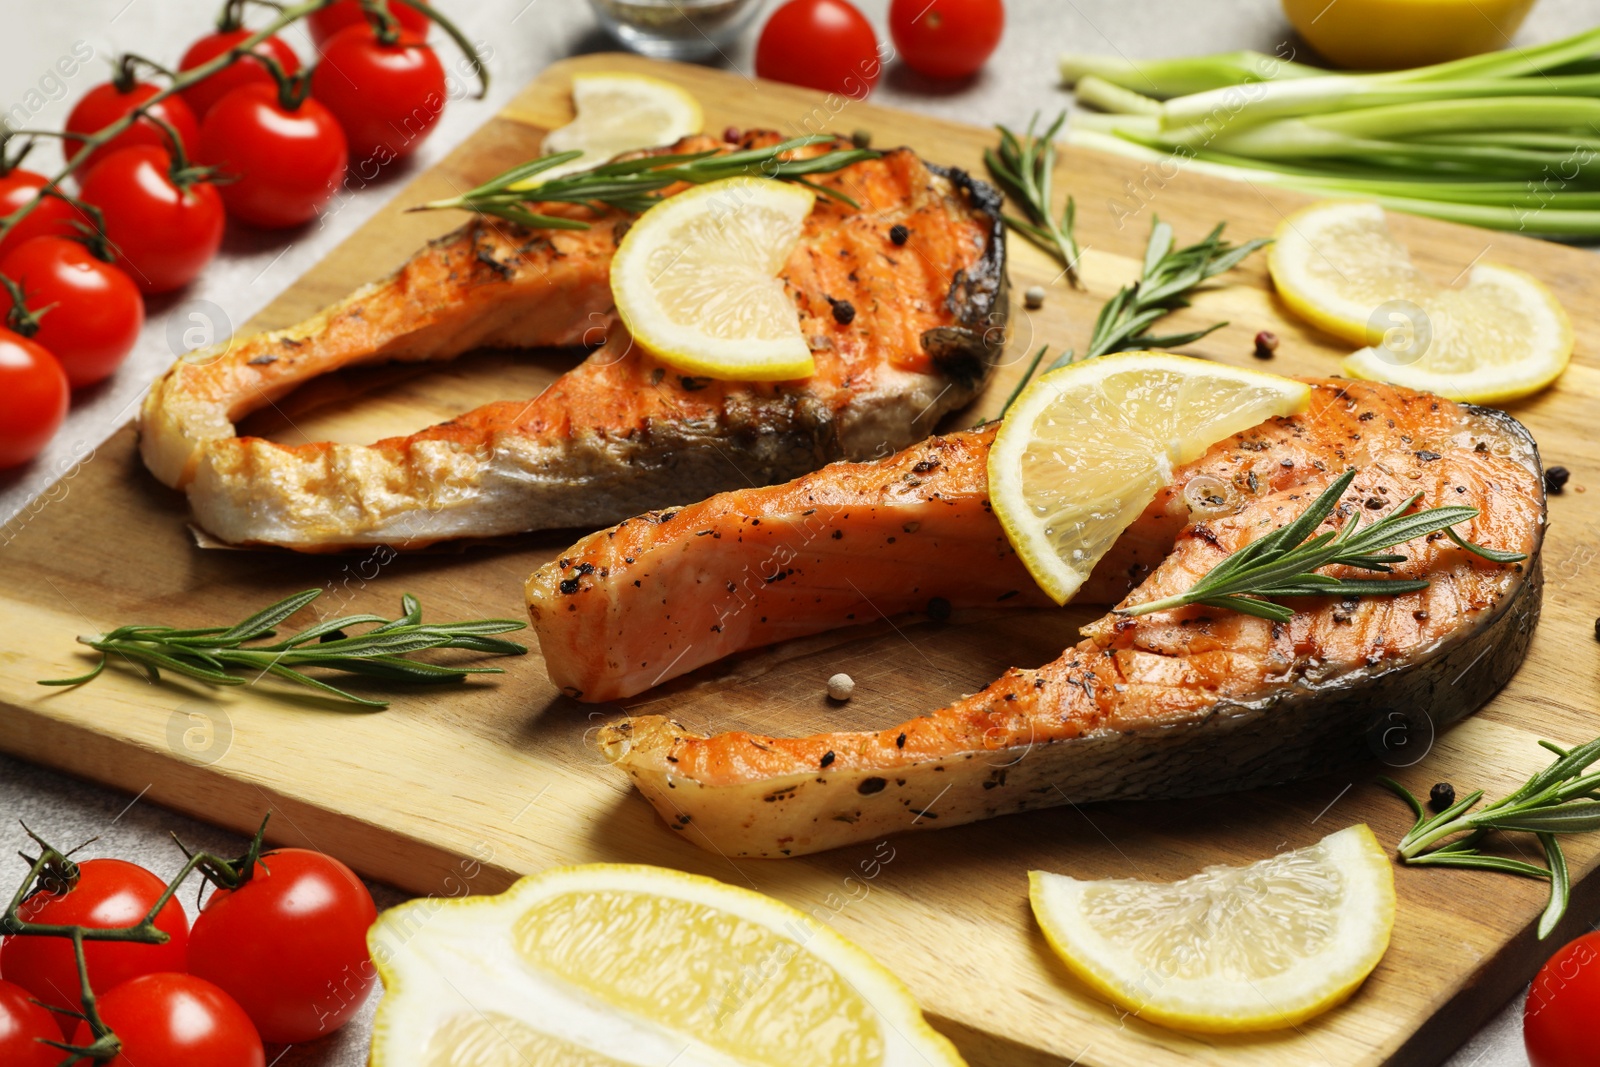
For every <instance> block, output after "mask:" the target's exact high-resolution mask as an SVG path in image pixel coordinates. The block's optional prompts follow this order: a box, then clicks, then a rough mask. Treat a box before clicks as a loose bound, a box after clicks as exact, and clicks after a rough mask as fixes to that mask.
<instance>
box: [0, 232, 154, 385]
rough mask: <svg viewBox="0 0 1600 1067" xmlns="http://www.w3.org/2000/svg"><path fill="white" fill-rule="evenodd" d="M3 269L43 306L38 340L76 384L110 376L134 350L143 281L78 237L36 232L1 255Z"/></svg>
mask: <svg viewBox="0 0 1600 1067" xmlns="http://www.w3.org/2000/svg"><path fill="white" fill-rule="evenodd" d="M0 274H3V275H5V276H6V277H7V278H10V279H11V280H12V281H14V282H16V283H17V284H18V285H20V286H21V287H22V291H23V295H24V296H25V298H26V300H27V304H28V307H29V308H31V309H33V310H35V311H38V310H40V309H43V308H48V309H49V310H47V311H45V312H44V313H43V314H41V315H40V316H39V331H38V332H37V333H35V334H34V335H33V341H34V343H36V344H41V345H43V346H44V347H45V348H47V349H49V350H50V353H51V354H52V355H54V356H55V357H56V359H58V360H60V361H61V367H62V369H63V370H65V371H66V372H67V381H69V382H71V383H72V387H73V388H74V389H78V388H81V387H82V386H85V385H93V384H94V383H95V382H98V381H101V380H102V379H104V378H106V377H108V376H109V375H110V374H111V372H112V371H114V370H116V369H117V367H118V366H119V365H120V364H121V363H122V361H123V360H124V359H125V358H127V355H128V353H129V352H131V351H133V346H134V344H135V343H136V342H137V341H138V340H139V330H140V328H141V327H142V326H144V300H143V299H141V298H140V296H139V287H138V286H136V285H134V284H133V280H132V279H131V278H129V277H128V276H127V275H126V274H124V273H123V272H122V271H120V270H118V269H117V268H116V267H114V266H112V265H111V264H110V263H107V262H105V261H103V260H101V259H97V258H96V257H95V255H94V254H93V253H92V252H90V251H89V250H88V249H87V248H85V247H84V246H83V245H82V244H81V243H80V242H78V241H70V240H68V239H66V238H65V237H35V238H34V239H33V240H31V241H27V242H24V243H23V244H21V245H19V246H18V247H17V248H16V249H14V250H13V251H12V252H11V253H10V254H9V255H7V256H5V257H4V258H3V259H0Z"/></svg>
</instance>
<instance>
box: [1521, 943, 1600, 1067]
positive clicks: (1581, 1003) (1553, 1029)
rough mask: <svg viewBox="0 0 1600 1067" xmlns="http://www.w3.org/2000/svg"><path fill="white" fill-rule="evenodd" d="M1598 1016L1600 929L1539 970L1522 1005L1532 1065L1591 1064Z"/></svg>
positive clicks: (1566, 1066)
mask: <svg viewBox="0 0 1600 1067" xmlns="http://www.w3.org/2000/svg"><path fill="white" fill-rule="evenodd" d="M1596 1018H1600V933H1592V934H1584V935H1583V936H1582V937H1580V938H1578V939H1577V940H1576V941H1574V942H1572V943H1571V944H1569V945H1567V946H1566V947H1565V948H1563V949H1561V950H1560V951H1559V952H1557V953H1556V954H1555V955H1554V956H1551V957H1550V959H1549V960H1548V961H1546V963H1545V965H1544V966H1543V967H1541V968H1540V969H1539V974H1538V975H1537V976H1536V977H1535V978H1534V980H1533V986H1532V988H1530V989H1529V990H1528V1002H1527V1003H1526V1004H1525V1005H1523V1009H1522V1040H1523V1043H1524V1044H1526V1045H1527V1047H1528V1059H1529V1060H1530V1061H1531V1062H1532V1064H1533V1067H1593V1065H1594V1063H1595V1049H1596V1041H1597V1038H1596V1036H1595V1019H1596Z"/></svg>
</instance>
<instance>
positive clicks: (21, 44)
mask: <svg viewBox="0 0 1600 1067" xmlns="http://www.w3.org/2000/svg"><path fill="white" fill-rule="evenodd" d="M769 2H770V3H772V4H775V3H776V2H777V0H769ZM857 2H858V3H859V5H860V6H861V8H862V9H863V10H864V11H865V12H866V13H867V15H868V17H869V18H871V19H872V20H873V23H874V25H876V26H877V27H878V28H879V31H880V33H881V34H884V35H885V39H886V33H885V30H884V28H885V26H886V10H887V7H888V0H857ZM1334 2H1337V0H1334ZM439 3H440V6H441V7H443V8H444V9H445V10H446V11H448V12H450V13H451V14H452V15H453V16H454V17H456V18H457V19H458V21H459V23H460V25H461V26H462V27H463V29H465V30H466V31H467V34H468V36H469V37H470V38H471V39H472V40H474V41H475V42H480V43H481V44H480V47H482V48H484V49H485V50H486V52H487V53H488V55H489V65H490V68H491V70H492V72H493V76H494V85H493V87H492V89H491V91H490V93H489V98H488V99H487V100H486V101H483V102H477V101H473V100H470V99H467V98H465V96H464V95H463V96H458V97H455V98H453V99H452V102H451V104H450V105H449V106H448V107H447V109H446V111H445V114H444V117H443V119H442V121H441V123H440V126H439V128H438V129H437V131H436V132H435V133H434V134H433V136H432V137H431V138H430V139H429V141H428V142H427V143H426V144H425V145H424V146H423V148H422V149H421V150H420V152H419V153H418V155H417V157H416V158H415V159H414V160H413V161H411V163H410V164H409V167H407V168H405V169H404V170H402V171H400V172H398V173H395V174H391V175H389V176H387V177H386V178H385V179H384V180H381V181H379V182H377V183H375V184H373V185H371V186H368V187H367V188H365V189H362V190H360V191H357V192H351V193H349V194H348V195H345V196H342V197H340V199H339V200H338V201H336V203H335V205H334V207H333V209H332V210H331V211H330V213H329V214H328V216H327V217H326V218H325V219H324V220H322V221H321V222H320V223H314V224H312V225H310V226H308V227H307V228H305V229H304V230H303V231H297V232H295V233H292V234H290V235H288V236H287V237H283V236H274V235H255V234H244V233H230V235H229V237H228V240H227V242H226V244H225V245H224V249H223V254H222V256H221V258H220V259H219V260H218V261H217V262H216V263H214V264H213V265H212V266H211V267H210V268H209V269H208V270H207V271H206V272H205V274H204V276H203V277H202V278H201V279H200V280H199V281H197V282H196V283H195V284H194V285H193V286H191V287H190V288H189V289H188V290H186V291H184V292H181V293H177V294H173V295H170V296H166V297H160V298H157V299H155V300H152V301H150V304H149V308H148V312H149V318H148V322H147V324H146V326H145V330H144V334H143V336H142V338H141V339H140V344H139V347H138V349H137V350H136V351H135V352H134V354H133V356H132V357H131V358H130V359H129V360H128V363H127V364H126V365H125V366H124V367H123V369H122V370H121V372H120V373H119V374H118V375H117V376H116V377H115V378H114V379H113V380H112V381H110V382H108V383H106V384H104V385H102V386H98V387H96V388H94V389H93V390H91V391H89V393H88V394H87V395H85V396H80V397H78V398H76V400H75V403H74V406H73V410H72V414H71V415H70V416H69V417H68V420H67V423H66V426H65V427H64V428H63V429H62V431H61V433H60V434H59V435H58V436H57V438H56V440H55V442H54V443H53V444H52V446H51V447H50V449H49V450H48V451H47V452H46V453H45V454H44V455H43V456H42V457H41V458H40V459H38V460H37V461H35V462H34V463H33V464H32V465H30V466H28V467H26V468H24V469H22V470H20V471H15V472H10V473H0V520H3V519H5V518H9V517H10V516H11V515H13V514H15V513H16V512H17V511H18V510H20V509H21V508H22V507H23V506H25V505H26V504H27V502H28V501H29V500H31V499H32V498H33V497H34V496H35V495H37V494H39V493H40V492H42V491H43V490H44V489H45V488H47V487H48V486H49V485H50V483H51V482H53V481H54V480H55V479H56V478H57V477H59V476H60V474H61V473H62V472H63V471H65V470H66V469H67V468H68V467H69V466H70V465H71V463H72V462H73V461H74V460H75V459H76V458H78V457H80V456H82V455H84V454H85V453H87V452H88V451H90V450H92V449H93V448H95V447H96V446H97V445H99V443H100V442H101V441H103V440H104V439H105V438H106V437H107V436H109V435H110V433H111V432H112V431H113V430H114V429H116V428H117V427H118V426H120V425H122V423H123V422H125V421H126V420H127V419H128V417H129V416H130V414H131V413H132V411H133V408H134V406H135V405H136V404H137V403H138V401H139V399H140V398H141V397H142V396H143V395H144V389H145V386H146V385H147V384H148V383H149V382H150V380H151V379H152V378H153V377H154V376H155V375H156V374H158V373H159V372H160V371H161V370H163V369H165V367H166V366H167V364H168V363H169V362H170V361H171V360H172V358H173V357H174V355H176V354H178V353H181V352H182V351H184V350H185V349H186V348H187V347H189V345H188V344H186V343H185V340H184V337H185V333H186V332H192V331H195V330H199V331H201V332H202V333H205V332H207V331H209V332H210V334H211V335H212V336H216V337H221V336H225V335H226V333H227V332H228V331H229V330H230V329H231V328H232V327H233V325H235V324H238V323H243V322H244V321H245V320H246V319H248V318H249V317H250V316H251V315H253V314H255V313H256V312H257V311H258V310H260V308H261V307H263V306H264V305H265V304H266V303H267V302H268V301H270V300H271V299H272V298H273V297H274V296H275V295H276V294H277V293H278V292H279V291H281V290H282V289H283V288H285V287H286V286H287V285H288V284H289V283H290V282H292V281H293V280H294V279H295V278H296V277H298V276H299V275H300V274H301V273H302V272H303V271H305V270H306V269H307V268H308V267H310V266H311V265H312V264H313V263H315V262H316V261H317V260H319V259H320V258H321V257H322V256H323V255H325V254H326V253H327V252H328V251H329V250H330V249H331V248H333V246H334V245H335V244H337V243H338V242H339V241H340V240H342V239H343V238H344V237H346V236H347V235H349V234H350V233H351V232H352V231H353V230H354V229H355V228H356V227H357V226H358V225H359V224H360V223H361V222H363V221H364V220H365V219H366V218H368V217H369V216H370V215H371V214H372V213H373V212H374V211H375V210H376V209H377V208H378V206H379V205H380V204H382V203H383V202H384V201H385V200H386V199H388V198H389V197H390V196H392V195H393V194H394V192H395V191H396V190H398V189H399V188H400V186H401V185H402V184H403V181H404V178H405V176H406V174H408V173H411V172H413V171H414V170H416V169H420V168H425V167H427V166H429V165H430V164H432V163H433V162H434V161H436V160H437V159H439V158H440V157H441V156H443V155H444V154H445V152H447V151H448V150H449V149H450V148H451V147H453V146H454V145H455V144H456V143H457V142H459V141H460V140H462V139H463V138H464V137H466V136H467V134H469V133H470V132H472V130H473V129H474V128H476V127H477V126H478V125H479V124H480V123H482V122H484V121H485V120H487V119H488V118H489V116H491V115H492V114H494V112H495V111H496V110H497V109H498V108H499V107H500V106H501V105H502V104H504V103H505V102H506V101H507V100H508V99H509V98H510V97H511V96H512V94H514V93H515V92H516V91H517V90H518V89H519V88H521V86H522V85H524V84H525V83H526V82H528V81H529V80H530V79H531V78H533V76H534V75H536V74H537V73H538V72H539V71H540V70H541V69H543V68H544V67H545V66H546V65H548V64H549V63H551V62H553V61H554V60H557V59H560V58H562V57H563V56H567V55H571V54H573V53H575V52H589V51H596V50H601V49H607V48H610V47H613V45H612V43H611V42H610V41H609V39H608V38H606V37H605V36H604V34H602V33H601V32H600V31H599V29H598V28H597V27H596V25H595V22H594V20H593V17H592V16H591V14H590V11H589V8H588V5H587V4H585V3H583V2H582V0H439ZM1592 5H1593V0H1543V3H1542V4H1541V5H1540V6H1539V7H1538V8H1537V9H1536V10H1535V11H1534V13H1533V14H1532V16H1531V17H1530V18H1529V19H1528V22H1527V24H1526V25H1525V26H1524V27H1523V30H1522V32H1521V33H1520V34H1519V35H1518V37H1517V40H1516V42H1515V43H1516V44H1527V43H1532V42H1536V41H1543V40H1549V39H1551V38H1554V37H1557V36H1564V35H1566V34H1570V33H1574V32H1576V31H1578V30H1580V29H1583V28H1585V27H1587V26H1588V25H1591V24H1592V22H1593V14H1594V9H1593V6H1592ZM8 7H9V8H11V10H8V12H7V14H8V29H7V31H6V32H5V33H4V34H3V35H0V113H3V114H4V115H5V116H7V117H8V118H9V119H10V120H11V121H13V122H15V121H25V122H26V123H27V124H29V125H31V126H36V127H44V128H57V129H59V128H60V126H61V125H62V123H63V121H64V120H65V118H66V115H67V112H68V110H69V109H70V107H71V104H72V102H73V101H74V100H75V99H77V97H79V96H80V95H82V94H83V93H84V92H85V91H87V90H88V88H89V87H90V86H92V85H94V84H95V83H96V82H98V81H100V80H102V79H103V78H104V77H105V75H106V61H107V60H108V59H109V57H111V56H112V55H114V54H116V53H117V52H120V51H134V52H138V53H140V54H143V55H148V56H151V57H152V58H157V59H162V60H167V61H175V60H176V58H177V57H178V56H179V55H180V54H181V53H182V51H183V49H184V48H186V47H187V46H188V44H189V42H190V41H191V40H193V39H194V38H195V37H198V36H199V35H200V34H202V33H204V32H206V29H207V27H208V26H209V25H210V23H211V20H212V19H213V18H214V15H215V8H216V7H217V2H216V0H49V2H45V3H38V2H35V3H28V4H26V5H24V4H22V3H21V2H20V0H18V2H16V3H13V4H9V5H8ZM1007 9H1008V10H1007V15H1008V25H1007V27H1006V35H1005V39H1004V40H1003V41H1002V43H1001V45H1000V49H999V51H998V52H997V53H996V54H995V56H994V57H993V58H992V59H991V60H990V61H989V65H988V67H987V69H986V70H985V72H984V73H983V74H981V75H980V76H978V77H977V78H976V79H975V80H974V81H972V82H971V83H968V84H962V85H960V86H958V87H955V88H951V87H948V86H940V85H937V84H932V83H929V82H927V81H925V80H924V79H922V78H920V77H919V76H918V75H916V74H915V73H914V72H912V71H910V70H908V69H906V68H905V67H903V66H901V65H891V66H890V67H889V68H888V69H887V70H886V71H885V73H884V76H883V78H882V80H881V82H880V83H879V85H878V87H877V89H876V91H875V92H874V94H873V101H874V102H875V103H880V104H887V105H893V106H898V107H905V108H910V109H914V110H918V111H923V112H926V113H929V114H935V115H940V116H944V117H947V118H951V119H958V120H962V121H966V122H972V123H978V124H982V125H988V124H991V123H995V122H1005V123H1008V124H1018V123H1025V122H1026V121H1027V119H1028V116H1029V115H1030V114H1032V113H1033V112H1034V111H1036V110H1042V111H1047V112H1053V111H1054V110H1056V109H1058V108H1060V107H1061V106H1063V105H1064V104H1065V103H1066V102H1067V94H1065V93H1064V92H1063V91H1062V90H1061V89H1060V88H1058V86H1057V84H1056V82H1057V79H1056V74H1055V63H1054V60H1055V56H1056V55H1057V53H1059V52H1061V51H1064V50H1068V49H1070V50H1073V51H1081V52H1104V53H1108V54H1117V53H1120V54H1122V55H1126V56H1130V57H1139V58H1143V57H1151V56H1174V55H1192V54H1200V53H1207V52H1220V51H1226V50H1230V49H1235V48H1256V49H1259V50H1261V51H1264V52H1272V51H1274V50H1275V49H1277V47H1278V46H1279V45H1280V44H1282V43H1284V42H1285V41H1290V42H1292V43H1293V44H1294V45H1295V47H1297V48H1302V49H1303V45H1301V44H1300V43H1299V42H1298V41H1294V39H1293V37H1292V35H1291V32H1290V30H1289V27H1288V26H1287V24H1286V23H1285V22H1284V20H1283V17H1282V15H1281V14H1280V12H1279V10H1278V7H1277V4H1276V2H1275V0H1163V2H1156V0H1008V3H1007ZM289 37H290V40H291V42H292V43H293V44H295V45H296V47H298V48H299V49H300V51H301V54H302V56H309V55H311V54H312V53H311V46H310V41H309V39H308V38H306V37H305V35H304V33H303V31H302V30H300V29H299V28H296V29H295V30H293V31H291V32H290V34H289ZM753 40H754V36H753V32H752V35H751V38H750V39H749V40H746V41H744V42H741V44H740V46H739V47H737V48H734V49H730V50H729V54H728V55H727V56H726V57H724V62H725V63H726V64H727V65H730V66H734V67H737V68H739V69H741V70H745V71H749V69H750V53H751V48H752V45H753ZM85 46H87V47H88V48H90V49H92V50H93V52H94V55H95V58H93V59H91V60H89V61H88V62H87V63H83V64H80V65H78V68H77V69H76V70H75V71H74V72H73V73H72V74H71V75H70V76H68V77H62V76H60V74H59V73H58V68H57V62H58V60H61V59H64V58H66V57H70V56H72V55H73V54H74V51H75V50H76V52H77V53H78V54H80V55H81V54H83V53H84V49H85ZM444 47H446V48H448V45H445V46H444ZM452 62H453V61H452ZM56 159H57V157H56V154H55V151H54V149H53V148H50V147H48V146H47V147H46V148H44V149H43V150H41V151H40V152H38V154H37V155H36V156H35V157H34V159H33V161H32V162H30V164H29V165H30V166H33V167H35V168H36V169H38V168H39V167H40V165H42V164H43V163H45V162H50V163H54V162H55V161H56ZM365 280H366V279H362V278H352V279H350V282H351V286H352V288H353V287H354V286H355V285H357V284H359V283H360V282H363V281H365ZM191 341H192V338H191ZM106 551H107V552H108V553H113V552H115V551H116V548H115V546H114V545H107V546H106ZM3 728H4V724H3V723H0V729H3ZM19 819H20V820H22V821H24V822H26V823H27V824H28V825H29V826H31V827H33V828H35V829H36V830H38V831H39V832H41V833H43V834H46V835H48V836H49V837H50V838H51V839H52V840H53V841H55V842H62V843H67V844H68V845H69V846H70V845H71V844H76V843H78V842H80V841H83V840H87V839H88V838H91V837H98V838H99V841H98V842H97V843H96V844H95V845H94V846H92V847H93V850H94V851H95V852H99V853H102V854H107V855H118V856H124V857H127V858H130V859H134V860H136V861H138V862H141V863H144V864H146V865H147V866H149V867H150V868H152V869H153V870H155V871H156V872H157V873H160V874H163V875H170V874H172V873H175V872H176V870H177V869H178V867H179V866H180V865H181V859H180V857H179V854H178V852H177V850H176V848H175V847H174V846H173V845H172V844H171V842H170V840H169V839H168V837H167V831H169V830H173V831H176V832H177V833H178V834H179V835H180V836H182V837H183V838H184V840H185V841H187V842H189V843H190V844H193V845H198V846H201V847H204V848H207V849H210V850H212V851H215V852H219V853H234V852H237V851H239V849H240V848H241V847H242V844H243V842H242V840H241V839H240V838H239V837H238V836H236V835H234V834H232V833H229V832H226V831H222V830H219V829H216V828H215V827H210V826H206V825H204V824H202V823H198V822H195V821H193V820H191V819H186V818H183V817H181V816H178V815H174V814H173V813H171V812H168V811H165V810H163V809H160V808H157V807H155V806H153V805H151V804H149V803H148V802H142V801H140V799H139V798H138V797H130V796H127V795H125V794H121V793H117V792H114V791H112V790H108V789H103V788H100V787H98V786H93V785H89V784H86V783H84V782H81V781H79V780H77V779H74V778H72V777H69V776H67V775H64V774H60V773H57V772H55V771H51V770H46V769H44V768H40V767H34V766H30V765H27V764H24V763H21V762H18V761H16V760H13V759H9V758H6V757H0V855H10V854H12V853H13V852H14V851H15V850H16V849H17V848H20V847H22V845H23V844H24V843H25V839H24V837H23V834H22V831H21V828H20V826H19V825H18V820H19ZM10 869H11V870H12V873H13V875H15V876H16V877H20V876H21V873H22V868H21V866H20V861H19V862H18V863H14V864H12V867H11V868H10ZM4 884H6V882H5V879H0V885H4ZM374 892H375V895H376V896H377V898H378V903H379V906H380V907H384V906H388V905H391V904H394V903H397V902H399V900H401V899H402V895H401V894H399V893H397V892H395V891H393V890H389V889H386V888H384V887H380V886H375V887H374ZM375 999H376V998H374V1001H375ZM373 1007H374V1003H373V1002H369V1003H368V1005H367V1007H366V1010H365V1011H364V1013H363V1014H362V1016H361V1019H360V1020H359V1021H358V1022H357V1023H356V1024H353V1025H352V1026H350V1027H348V1028H347V1029H346V1030H344V1031H342V1032H340V1033H338V1034H335V1035H333V1036H331V1037H329V1038H326V1039H324V1040H322V1041H320V1042H317V1043H315V1044H313V1045H306V1046H303V1047H300V1048H294V1049H289V1050H287V1051H285V1052H284V1053H283V1054H282V1055H281V1057H280V1058H278V1059H276V1060H274V1061H273V1062H274V1064H275V1065H277V1067H291V1065H306V1067H310V1065H318V1067H356V1065H358V1064H361V1063H363V1062H365V1054H366V1053H365V1050H366V1032H367V1027H368V1025H370V1020H371V1012H372V1009H373ZM1526 1063H1527V1058H1526V1056H1525V1055H1524V1054H1523V1052H1522V1042H1521V1031H1520V998H1519V1001H1518V1002H1517V1003H1514V1004H1512V1005H1509V1006H1508V1007H1507V1009H1506V1011H1505V1012H1504V1013H1503V1014H1502V1015H1501V1016H1500V1017H1499V1018H1497V1019H1495V1020H1494V1021H1493V1022H1491V1023H1490V1024H1489V1025H1488V1026H1487V1027H1485V1028H1484V1030H1483V1031H1482V1032H1481V1033H1479V1034H1478V1035H1477V1036H1476V1037H1474V1038H1473V1039H1472V1040H1471V1041H1469V1042H1468V1043H1467V1044H1466V1045H1465V1046H1464V1047H1463V1048H1462V1049H1461V1050H1460V1051H1459V1052H1458V1053H1457V1054H1456V1055H1455V1057H1454V1058H1453V1059H1451V1061H1450V1067H1523V1065H1525V1064H1526Z"/></svg>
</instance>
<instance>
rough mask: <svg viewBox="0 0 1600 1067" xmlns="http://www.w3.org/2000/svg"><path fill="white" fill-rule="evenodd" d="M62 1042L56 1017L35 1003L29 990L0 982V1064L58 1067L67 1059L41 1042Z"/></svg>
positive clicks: (58, 1051)
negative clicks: (44, 1040)
mask: <svg viewBox="0 0 1600 1067" xmlns="http://www.w3.org/2000/svg"><path fill="white" fill-rule="evenodd" d="M41 1038H44V1039H46V1040H50V1041H60V1040H61V1027H60V1026H59V1025H57V1023H56V1017H55V1016H54V1015H52V1014H50V1012H49V1011H48V1010H47V1009H45V1008H42V1007H40V1006H39V1005H38V1004H35V1003H34V1002H33V997H32V996H30V995H29V993H28V991H27V990H26V989H23V988H22V987H21V986H19V985H15V984H13V983H11V982H0V1063H3V1064H5V1065H6V1067H56V1064H58V1063H60V1062H61V1061H62V1060H63V1059H65V1058H66V1055H65V1054H64V1053H63V1052H62V1051H61V1050H60V1049H55V1048H51V1047H50V1046H49V1045H42V1044H40V1043H39V1040H40V1039H41Z"/></svg>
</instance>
